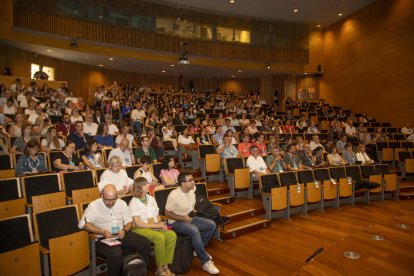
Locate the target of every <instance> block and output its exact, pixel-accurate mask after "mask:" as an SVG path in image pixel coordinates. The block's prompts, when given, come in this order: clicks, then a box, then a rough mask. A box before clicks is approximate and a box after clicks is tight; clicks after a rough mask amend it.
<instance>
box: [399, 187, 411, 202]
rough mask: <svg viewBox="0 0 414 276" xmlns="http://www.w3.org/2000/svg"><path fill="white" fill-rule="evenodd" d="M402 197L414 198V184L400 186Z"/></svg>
mask: <svg viewBox="0 0 414 276" xmlns="http://www.w3.org/2000/svg"><path fill="white" fill-rule="evenodd" d="M400 199H405V200H407V199H414V186H402V187H400Z"/></svg>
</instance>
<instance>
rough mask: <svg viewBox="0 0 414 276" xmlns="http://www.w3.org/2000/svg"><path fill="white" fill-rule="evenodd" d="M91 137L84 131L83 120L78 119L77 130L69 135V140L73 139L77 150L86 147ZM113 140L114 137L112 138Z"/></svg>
mask: <svg viewBox="0 0 414 276" xmlns="http://www.w3.org/2000/svg"><path fill="white" fill-rule="evenodd" d="M90 139H91V137H90V136H89V135H88V134H86V133H84V132H83V122H82V121H77V122H76V123H75V132H73V133H71V134H70V135H69V136H68V140H70V141H73V142H74V143H75V145H76V150H80V149H85V148H86V143H87V142H88V141H89V140H90ZM112 140H113V139H112Z"/></svg>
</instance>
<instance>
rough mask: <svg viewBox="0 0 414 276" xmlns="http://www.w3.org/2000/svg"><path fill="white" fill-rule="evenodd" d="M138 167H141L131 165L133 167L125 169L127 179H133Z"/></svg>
mask: <svg viewBox="0 0 414 276" xmlns="http://www.w3.org/2000/svg"><path fill="white" fill-rule="evenodd" d="M140 167H141V166H139V165H133V166H128V167H126V168H125V171H126V173H127V175H128V177H129V178H132V179H134V174H135V172H136V171H137V170H138V169H139V168H140Z"/></svg>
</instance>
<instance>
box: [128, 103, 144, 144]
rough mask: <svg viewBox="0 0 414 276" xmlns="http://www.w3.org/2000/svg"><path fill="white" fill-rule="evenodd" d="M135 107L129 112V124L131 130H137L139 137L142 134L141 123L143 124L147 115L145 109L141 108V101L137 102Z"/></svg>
mask: <svg viewBox="0 0 414 276" xmlns="http://www.w3.org/2000/svg"><path fill="white" fill-rule="evenodd" d="M135 107H136V108H135V109H134V110H132V112H131V124H132V131H134V130H136V131H137V136H138V137H141V134H142V125H143V124H144V119H145V118H146V117H147V115H146V114H145V111H144V110H142V109H141V102H139V101H138V102H137V103H136V105H135Z"/></svg>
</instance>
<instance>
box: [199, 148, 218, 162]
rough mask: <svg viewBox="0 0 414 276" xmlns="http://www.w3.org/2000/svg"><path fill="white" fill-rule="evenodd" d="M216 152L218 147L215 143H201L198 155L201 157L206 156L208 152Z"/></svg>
mask: <svg viewBox="0 0 414 276" xmlns="http://www.w3.org/2000/svg"><path fill="white" fill-rule="evenodd" d="M214 153H216V149H215V147H214V145H199V146H198V157H199V158H200V159H204V158H206V155H207V154H214Z"/></svg>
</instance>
